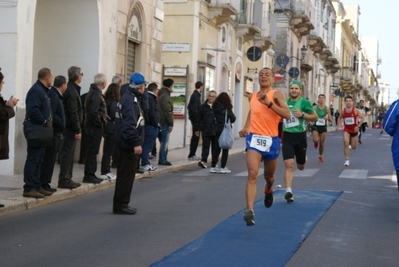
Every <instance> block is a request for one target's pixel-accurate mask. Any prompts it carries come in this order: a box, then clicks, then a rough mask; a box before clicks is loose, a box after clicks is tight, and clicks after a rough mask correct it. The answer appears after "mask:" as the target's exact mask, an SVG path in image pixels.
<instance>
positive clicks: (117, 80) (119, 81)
mask: <svg viewBox="0 0 399 267" xmlns="http://www.w3.org/2000/svg"><path fill="white" fill-rule="evenodd" d="M112 83H116V84H117V85H118V86H119V88H121V86H122V77H121V76H118V75H115V76H114V77H112Z"/></svg>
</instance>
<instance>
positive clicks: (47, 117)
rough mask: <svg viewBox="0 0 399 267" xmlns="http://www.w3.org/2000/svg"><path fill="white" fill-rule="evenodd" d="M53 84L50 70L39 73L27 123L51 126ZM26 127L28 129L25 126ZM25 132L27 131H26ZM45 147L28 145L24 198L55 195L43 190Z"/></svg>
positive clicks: (28, 103) (31, 92)
mask: <svg viewBox="0 0 399 267" xmlns="http://www.w3.org/2000/svg"><path fill="white" fill-rule="evenodd" d="M52 83H53V74H52V73H51V70H50V69H48V68H42V69H40V70H39V73H38V81H37V82H36V83H35V84H34V85H33V86H32V87H31V88H30V89H29V91H28V94H27V95H26V101H25V104H26V117H25V120H26V121H30V124H32V125H47V124H51V117H52V114H51V107H50V100H49V98H48V97H47V92H48V88H49V87H50V86H51V85H52ZM24 127H28V124H25V125H24ZM24 130H25V129H24ZM44 151H45V147H37V146H32V145H30V144H28V148H27V152H28V153H27V155H26V161H25V167H24V183H25V184H24V192H23V196H24V197H33V198H44V197H45V196H51V195H52V194H53V193H52V192H50V191H47V190H44V189H43V188H42V184H41V182H40V169H41V164H42V161H43V155H44Z"/></svg>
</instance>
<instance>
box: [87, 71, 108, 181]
mask: <svg viewBox="0 0 399 267" xmlns="http://www.w3.org/2000/svg"><path fill="white" fill-rule="evenodd" d="M106 86H107V77H106V76H105V75H104V74H102V73H98V74H96V76H94V83H93V84H91V85H90V90H89V92H88V93H87V96H86V102H85V131H86V134H87V142H88V143H87V154H86V162H85V174H84V177H83V183H93V184H98V183H101V181H102V180H103V179H101V178H98V177H97V176H96V174H95V173H96V170H97V155H98V152H99V150H100V144H101V139H102V135H103V128H104V127H105V125H107V105H106V104H105V100H104V97H103V95H102V90H104V89H105V87H106Z"/></svg>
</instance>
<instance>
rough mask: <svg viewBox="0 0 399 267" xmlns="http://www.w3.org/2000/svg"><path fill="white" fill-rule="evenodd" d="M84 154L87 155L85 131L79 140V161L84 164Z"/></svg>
mask: <svg viewBox="0 0 399 267" xmlns="http://www.w3.org/2000/svg"><path fill="white" fill-rule="evenodd" d="M82 129H83V125H82ZM86 154H87V134H86V131H82V139H80V155H79V161H81V162H84V161H85V160H86Z"/></svg>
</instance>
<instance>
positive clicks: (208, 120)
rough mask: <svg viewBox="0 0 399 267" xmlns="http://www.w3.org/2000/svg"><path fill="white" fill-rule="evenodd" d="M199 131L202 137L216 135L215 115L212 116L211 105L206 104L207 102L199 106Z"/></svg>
mask: <svg viewBox="0 0 399 267" xmlns="http://www.w3.org/2000/svg"><path fill="white" fill-rule="evenodd" d="M199 118H200V119H199V120H200V130H201V132H202V135H206V136H212V135H215V133H216V122H215V115H214V114H213V110H212V107H211V105H209V104H208V100H206V101H205V102H204V104H202V105H201V108H200V113H199Z"/></svg>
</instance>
